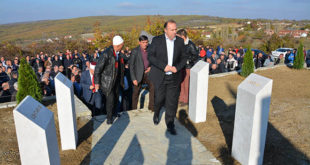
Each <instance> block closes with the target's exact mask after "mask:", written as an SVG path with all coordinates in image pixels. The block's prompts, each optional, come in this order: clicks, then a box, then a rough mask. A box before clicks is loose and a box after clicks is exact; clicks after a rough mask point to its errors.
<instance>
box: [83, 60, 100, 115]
mask: <svg viewBox="0 0 310 165" xmlns="http://www.w3.org/2000/svg"><path fill="white" fill-rule="evenodd" d="M95 68H96V62H92V63H91V64H90V69H89V70H86V71H84V72H82V76H81V86H82V90H83V95H82V97H83V99H84V100H85V102H86V103H87V104H88V106H89V107H90V109H91V111H92V116H96V115H99V114H100V112H101V108H102V96H101V92H100V90H96V89H95V78H94V72H95Z"/></svg>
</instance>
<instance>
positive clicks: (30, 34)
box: [0, 15, 241, 41]
mask: <svg viewBox="0 0 310 165" xmlns="http://www.w3.org/2000/svg"><path fill="white" fill-rule="evenodd" d="M150 17H151V18H152V17H156V16H150ZM163 17H164V19H165V20H167V19H174V20H176V21H177V22H178V25H179V26H180V27H182V26H183V27H193V26H201V25H213V24H220V23H231V22H238V21H240V20H241V19H231V18H220V17H210V16H198V15H175V16H163ZM146 20H147V16H146V15H142V16H92V17H81V18H73V19H63V20H46V21H36V22H25V23H14V24H5V25H0V41H24V40H38V39H46V38H49V37H63V36H65V35H72V36H76V35H80V34H84V33H92V32H93V25H94V24H95V23H96V22H99V23H100V24H101V29H102V31H104V32H110V31H113V30H114V31H126V30H130V29H131V28H132V27H134V26H140V27H143V26H144V25H145V23H146Z"/></svg>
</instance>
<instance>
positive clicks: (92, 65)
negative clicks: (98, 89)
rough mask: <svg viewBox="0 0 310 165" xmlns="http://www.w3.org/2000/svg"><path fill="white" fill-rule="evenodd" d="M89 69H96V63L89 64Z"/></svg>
mask: <svg viewBox="0 0 310 165" xmlns="http://www.w3.org/2000/svg"><path fill="white" fill-rule="evenodd" d="M89 68H90V69H93V70H94V69H95V68H96V62H91V63H90V66H89Z"/></svg>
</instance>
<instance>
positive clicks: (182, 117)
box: [0, 67, 310, 165]
mask: <svg viewBox="0 0 310 165" xmlns="http://www.w3.org/2000/svg"><path fill="white" fill-rule="evenodd" d="M256 73H257V74H260V75H263V76H265V77H268V78H271V79H273V89H272V97H271V105H270V112H269V123H268V130H267V138H266V145H265V154H264V164H266V165H273V164H281V165H285V164H287V165H293V164H300V165H308V164H310V120H309V119H310V70H301V71H296V70H292V69H289V68H287V67H279V68H275V69H269V70H264V71H257V72H256ZM243 80H244V78H242V77H241V76H239V75H229V76H225V77H220V78H209V90H208V109H207V121H206V122H203V123H199V124H193V123H192V122H191V121H190V120H189V119H188V115H187V114H188V113H187V112H188V107H187V106H184V107H179V110H178V114H177V116H178V119H179V121H180V122H181V123H182V124H183V125H185V126H186V127H187V128H188V130H189V131H190V132H192V134H193V135H194V136H196V137H197V138H198V139H199V140H200V141H201V142H202V144H203V145H205V146H206V148H208V150H210V151H211V152H212V153H213V154H214V156H215V157H217V158H218V159H219V160H220V161H221V162H222V163H223V164H229V165H230V164H239V163H238V162H237V161H235V160H234V159H233V158H232V157H231V156H230V153H231V145H232V135H233V127H234V115H235V104H236V95H237V87H238V85H239V84H240V83H241V82H242V81H243ZM47 108H48V109H50V110H52V111H53V112H54V114H55V119H56V122H55V125H56V129H58V121H57V112H56V104H53V105H49V106H47ZM12 110H13V108H7V109H0V135H1V136H0V146H1V147H0V164H20V157H19V152H18V146H17V139H16V133H15V127H14V121H13V113H12ZM77 126H78V130H79V131H78V133H79V142H78V147H77V150H76V151H61V150H60V157H61V164H65V165H66V164H68V165H69V164H70V165H71V164H89V155H90V149H91V132H92V122H91V121H88V120H78V121H77ZM57 133H58V131H57ZM57 136H58V143H59V145H60V140H59V135H58V134H57ZM59 148H61V147H60V146H59Z"/></svg>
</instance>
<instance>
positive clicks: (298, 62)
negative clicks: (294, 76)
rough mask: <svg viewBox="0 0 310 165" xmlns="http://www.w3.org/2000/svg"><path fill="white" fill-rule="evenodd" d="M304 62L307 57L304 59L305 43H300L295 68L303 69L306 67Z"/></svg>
mask: <svg viewBox="0 0 310 165" xmlns="http://www.w3.org/2000/svg"><path fill="white" fill-rule="evenodd" d="M304 63H305V59H304V52H303V45H302V43H300V44H299V47H298V50H297V55H296V56H295V59H294V64H293V68H294V69H302V68H304Z"/></svg>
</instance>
